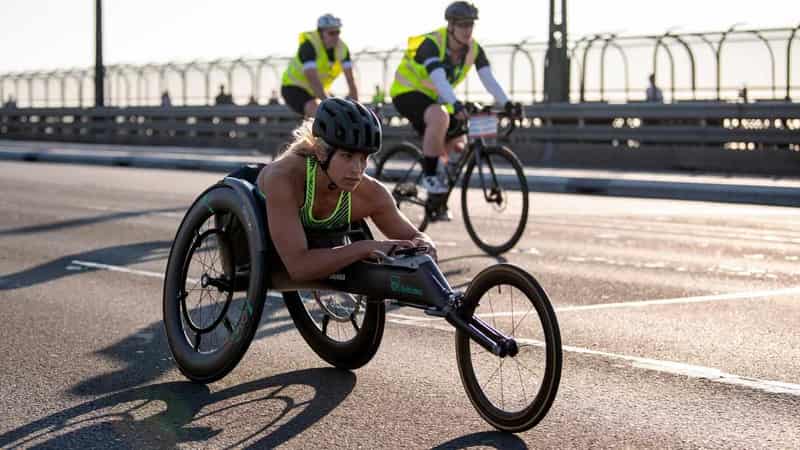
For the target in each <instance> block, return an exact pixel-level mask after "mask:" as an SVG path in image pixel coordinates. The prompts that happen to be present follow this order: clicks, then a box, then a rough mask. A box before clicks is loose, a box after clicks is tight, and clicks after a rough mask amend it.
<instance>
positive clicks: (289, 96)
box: [281, 86, 314, 116]
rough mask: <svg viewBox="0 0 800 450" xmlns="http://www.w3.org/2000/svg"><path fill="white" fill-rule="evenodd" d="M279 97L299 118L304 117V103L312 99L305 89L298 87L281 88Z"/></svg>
mask: <svg viewBox="0 0 800 450" xmlns="http://www.w3.org/2000/svg"><path fill="white" fill-rule="evenodd" d="M281 95H282V96H283V101H284V102H286V104H287V105H288V106H289V108H292V111H294V112H296V113H297V114H300V115H301V116H305V115H306V112H305V106H306V102H308V101H309V100H311V99H313V98H314V97H312V96H311V94H309V93H308V92H307V91H306V90H305V89H303V88H301V87H298V86H281Z"/></svg>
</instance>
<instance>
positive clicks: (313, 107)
mask: <svg viewBox="0 0 800 450" xmlns="http://www.w3.org/2000/svg"><path fill="white" fill-rule="evenodd" d="M320 103H322V102H321V101H320V99H318V98H316V97H315V98H312V99H310V100H308V101H307V102H306V103H305V105H303V111H304V112H305V115H306V117H314V116H315V115H316V114H317V108H318V107H319V104H320Z"/></svg>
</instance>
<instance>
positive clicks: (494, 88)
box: [475, 46, 508, 105]
mask: <svg viewBox="0 0 800 450" xmlns="http://www.w3.org/2000/svg"><path fill="white" fill-rule="evenodd" d="M475 68H476V69H478V77H479V78H480V79H481V83H482V84H483V87H485V88H486V90H487V91H489V93H490V94H492V97H494V101H495V103H496V104H498V105H505V104H506V103H507V102H508V96H507V95H506V92H505V91H504V90H503V88H502V87H501V86H500V83H498V82H497V79H495V77H494V74H493V73H492V67H491V66H490V65H489V59H488V58H486V52H484V51H483V47H481V46H478V56H477V57H476V58H475Z"/></svg>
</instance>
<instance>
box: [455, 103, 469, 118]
mask: <svg viewBox="0 0 800 450" xmlns="http://www.w3.org/2000/svg"><path fill="white" fill-rule="evenodd" d="M453 117H455V118H456V119H458V120H467V117H469V116H468V115H467V110H466V109H465V107H464V104H463V103H461V102H460V101H456V102H455V103H453Z"/></svg>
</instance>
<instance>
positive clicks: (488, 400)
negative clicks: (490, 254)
mask: <svg viewBox="0 0 800 450" xmlns="http://www.w3.org/2000/svg"><path fill="white" fill-rule="evenodd" d="M462 308H463V309H462V312H463V315H464V316H465V317H472V316H473V315H474V316H475V317H477V318H479V319H481V320H482V321H484V322H486V323H487V324H489V325H491V326H492V327H493V328H494V329H495V330H497V331H498V332H500V333H501V334H503V335H504V336H506V337H508V338H513V339H514V340H515V342H516V347H517V351H516V352H515V353H512V355H509V356H506V357H504V358H501V357H498V356H496V355H495V354H493V353H490V352H488V351H486V350H485V349H484V348H483V347H481V346H480V345H478V344H476V343H475V342H472V341H471V340H470V337H469V335H468V334H466V333H465V332H463V331H457V332H456V358H457V361H458V370H459V373H460V374H461V381H462V383H463V384H464V389H465V390H466V391H467V396H468V397H469V399H470V401H471V402H472V404H473V406H475V409H476V410H477V411H478V413H479V414H480V415H481V417H483V418H484V419H485V420H486V421H487V422H489V423H490V424H491V425H492V426H494V427H496V428H498V429H500V430H503V431H508V432H514V433H518V432H522V431H525V430H528V429H530V428H532V427H534V426H535V425H536V424H537V423H539V421H540V420H542V419H543V418H544V417H545V415H547V412H548V411H549V409H550V406H551V405H552V403H553V400H554V399H555V397H556V393H557V391H558V385H559V382H560V379H561V364H562V354H561V335H560V332H559V328H558V321H557V320H556V315H555V312H554V311H553V307H552V306H551V305H550V301H549V300H548V298H547V294H546V293H545V291H544V290H543V289H542V288H541V286H539V283H538V282H537V281H536V279H534V278H533V276H531V275H530V274H529V273H527V272H526V271H525V270H523V269H521V268H519V267H517V266H514V265H511V264H499V265H495V266H492V267H489V268H488V269H486V270H484V271H482V272H481V273H479V274H478V275H477V276H476V277H475V278H474V280H473V281H472V283H471V284H470V286H469V288H468V289H467V292H466V294H465V296H464V299H463V306H462Z"/></svg>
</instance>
